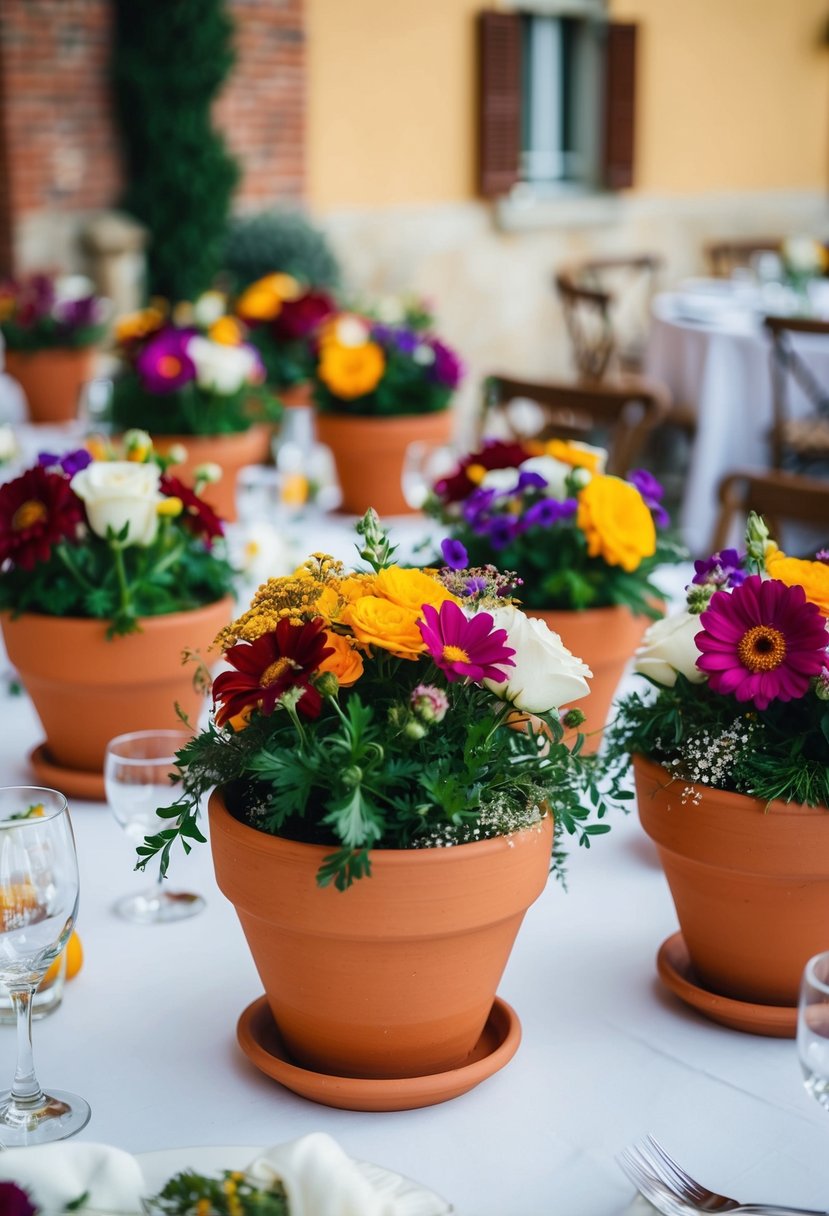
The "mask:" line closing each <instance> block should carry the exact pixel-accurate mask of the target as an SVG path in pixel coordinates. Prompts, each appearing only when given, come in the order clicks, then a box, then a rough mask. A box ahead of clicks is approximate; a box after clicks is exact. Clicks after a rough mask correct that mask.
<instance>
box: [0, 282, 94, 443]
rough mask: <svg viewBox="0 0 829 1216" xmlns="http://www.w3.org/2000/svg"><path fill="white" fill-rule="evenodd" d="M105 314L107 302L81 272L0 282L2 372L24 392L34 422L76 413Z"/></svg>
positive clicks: (65, 419) (89, 376)
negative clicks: (3, 353) (3, 355)
mask: <svg viewBox="0 0 829 1216" xmlns="http://www.w3.org/2000/svg"><path fill="white" fill-rule="evenodd" d="M108 312H109V309H108V303H107V301H106V300H104V299H102V298H101V297H99V296H97V295H96V294H95V291H94V288H93V285H92V283H91V282H90V281H89V279H87V278H84V277H83V276H82V275H63V276H58V277H54V276H51V275H46V274H35V275H31V276H30V277H29V278H27V279H22V280H21V281H19V282H13V281H9V282H5V283H0V333H2V335H3V342H4V344H5V348H6V355H5V360H6V371H7V372H8V373H9V375H11V376H14V378H15V379H16V380H17V381H19V383H20V385H21V387H22V389H23V392H24V393H25V394H26V401H27V403H28V407H29V416H30V418H31V420H32V421H33V422H52V423H54V422H68V421H69V420H70V419H72V418H74V417H75V414H76V411H77V408H78V398H79V396H80V392H81V388H82V387H83V385H84V384H85V383H86V382H87V381H88V380H91V379H92V373H93V364H94V358H95V347H96V344H97V343H98V342H100V340H101V338H102V337H103V334H104V330H105V328H106V322H107V317H108Z"/></svg>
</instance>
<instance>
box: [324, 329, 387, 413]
mask: <svg viewBox="0 0 829 1216" xmlns="http://www.w3.org/2000/svg"><path fill="white" fill-rule="evenodd" d="M385 369H386V356H385V355H384V354H383V351H382V348H381V347H379V346H378V345H377V343H376V342H364V343H363V344H362V345H361V346H341V345H340V343H339V342H331V341H329V342H326V343H324V344H323V346H322V348H321V350H320V361H319V369H318V375H319V378H320V380H321V381H322V382H323V384H324V385H326V387H327V388H329V389H330V390H331V392H332V393H333V394H334V396H335V397H341V398H342V399H343V400H344V401H353V400H354V399H355V398H356V397H364V396H365V395H366V393H371V392H373V391H374V389H376V388H377V385H378V384H379V383H380V381H381V379H382V377H383V372H384V371H385Z"/></svg>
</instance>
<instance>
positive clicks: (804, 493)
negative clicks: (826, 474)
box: [711, 470, 829, 553]
mask: <svg viewBox="0 0 829 1216" xmlns="http://www.w3.org/2000/svg"><path fill="white" fill-rule="evenodd" d="M717 493H718V497H719V501H720V511H719V515H718V517H717V522H716V525H715V527H714V535H713V538H712V542H711V552H712V553H718V552H719V551H720V550H721V549H723V548H725V546H726V545H727V544H728V542H729V539H730V537H731V535H732V533H733V530H734V525H735V524H736V523H737V521H738V520H739V521H740V522H741V523H742V522H744V521H745V519H746V518H747V516H748V513H749V511H756V512H757V513H758V514H759V515H762V516H763V517H764V519H765V520H766V523H767V524H768V526H769V529H770V531H771V533H772V535H773V536H774V537H775V539H776V540H777V541H778V543H779V544H781V545H782V544H783V538H784V535H785V533H786V528H785V526H784V523H786V522H788V523H798V524H808V525H812V526H813V527H814V528H816V529H817V530H818V531H819V534H820V535H822V537H823V538H824V540H825V541H826V542H827V543H829V481H822V480H821V479H820V478H817V477H804V476H802V475H801V474H798V473H781V472H780V471H779V470H770V471H769V472H765V473H761V472H754V471H752V472H745V473H743V472H734V473H728V474H727V475H726V476H725V477H724V478H723V479H722V481H721V482H720V485H719V489H718V492H717ZM821 529H822V532H820V530H821ZM819 543H823V542H821V541H819Z"/></svg>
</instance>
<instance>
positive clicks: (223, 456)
mask: <svg viewBox="0 0 829 1216" xmlns="http://www.w3.org/2000/svg"><path fill="white" fill-rule="evenodd" d="M173 444H181V445H182V447H184V448H186V450H187V459H186V460H185V461H184V463H183V464H177V465H174V466H173V468H172V469H171V472H172V473H173V475H174V476H175V477H179V478H181V480H182V481H184V482H187V483H188V484H190V485H192V483H193V477H194V474H195V470H196V469H197V468H198V466H199V465H200V464H217V465H219V467H220V468H221V470H222V479H221V481H217V482H215V483H214V484H213V485H209V486H206V487H205V489H204V491H203V492H202V498H204V500H205V502H209V503H210V505H211V507H212V508H213V510H214V511H216V512H217V514H218V515H220V516H221V517H222V519H227V520H235V519H236V483H237V481H238V478H239V472H240V470H241V469H243V468H245V467H246V466H247V465H249V464H262V463H264V461H266V460H267V459H268V456H269V455H270V444H271V428H270V427H269V426H268V425H267V424H265V423H257V424H256V425H255V426H252V427H251V428H250V429H249V430H247V431H238V432H237V433H235V434H232V435H153V446H154V447H155V450H156V451H157V452H160V453H161V454H162V455H166V453H167V452H169V450H170V448H171V447H172V446H173Z"/></svg>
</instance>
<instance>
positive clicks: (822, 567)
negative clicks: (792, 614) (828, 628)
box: [766, 546, 829, 617]
mask: <svg viewBox="0 0 829 1216" xmlns="http://www.w3.org/2000/svg"><path fill="white" fill-rule="evenodd" d="M766 571H767V572H768V574H769V575H771V577H772V578H776V579H779V580H780V582H781V583H785V584H786V586H787V587H802V588H803V590H804V591H805V592H806V599H807V600H811V602H812V603H813V604H817V606H818V608H819V609H820V611H821V612H822V613H823V615H824V616H826V617H829V566H827V565H826V563H825V562H810V561H806V560H804V559H801V558H799V557H787V556H786V554H785V553H783V552H782V550H780V549H778V548H777V547H776V546H775V547H773V548H771V549H769V551H768V552H767V553H766Z"/></svg>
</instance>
